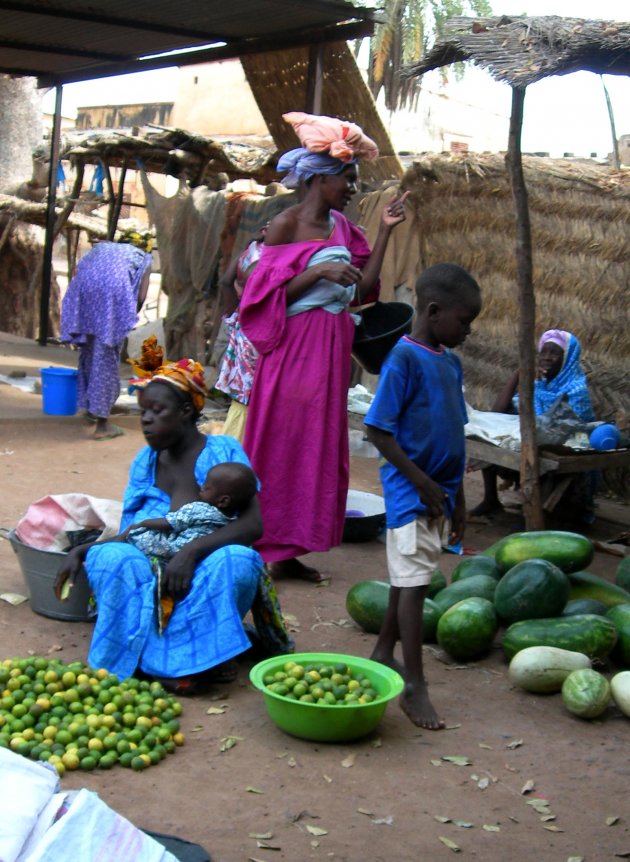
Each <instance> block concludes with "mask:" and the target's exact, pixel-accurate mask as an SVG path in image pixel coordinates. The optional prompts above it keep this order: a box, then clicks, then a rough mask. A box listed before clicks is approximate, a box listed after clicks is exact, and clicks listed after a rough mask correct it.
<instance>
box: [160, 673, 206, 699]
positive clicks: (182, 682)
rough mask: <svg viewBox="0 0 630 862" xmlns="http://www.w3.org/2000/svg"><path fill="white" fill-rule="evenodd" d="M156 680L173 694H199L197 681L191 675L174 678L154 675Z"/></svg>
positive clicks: (187, 695) (189, 695) (183, 695)
mask: <svg viewBox="0 0 630 862" xmlns="http://www.w3.org/2000/svg"><path fill="white" fill-rule="evenodd" d="M153 679H154V681H155V682H159V683H160V685H161V686H162V688H164V689H166V691H169V692H170V693H171V694H176V695H178V696H179V697H191V696H192V695H194V694H197V689H198V685H197V681H196V680H194V679H193V678H192V677H189V676H180V677H175V678H173V679H168V678H164V677H159V676H158V677H153Z"/></svg>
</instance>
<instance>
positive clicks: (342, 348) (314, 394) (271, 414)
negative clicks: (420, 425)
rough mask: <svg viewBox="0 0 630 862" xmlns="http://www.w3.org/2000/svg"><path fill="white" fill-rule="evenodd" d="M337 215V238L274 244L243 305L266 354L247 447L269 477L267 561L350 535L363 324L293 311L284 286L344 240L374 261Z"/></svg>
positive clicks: (360, 258) (356, 260)
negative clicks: (357, 351)
mask: <svg viewBox="0 0 630 862" xmlns="http://www.w3.org/2000/svg"><path fill="white" fill-rule="evenodd" d="M333 219H334V227H333V230H332V233H331V235H330V236H329V237H328V239H324V240H309V241H308V242H295V243H289V244H285V245H277V246H265V248H264V251H263V254H262V257H261V258H260V261H259V263H258V266H257V268H256V270H255V271H254V273H253V274H252V275H251V276H250V279H249V281H248V283H247V290H246V291H245V294H244V297H243V299H242V300H241V305H240V309H239V317H240V321H241V326H242V327H243V330H244V331H245V334H246V335H247V337H248V338H249V339H250V341H251V342H252V343H253V345H254V347H255V348H256V350H258V353H259V359H258V364H257V366H256V374H255V376H254V385H253V388H252V393H251V397H250V402H249V411H248V414H247V424H246V426H245V440H244V444H243V445H244V448H245V451H246V452H247V454H248V456H249V458H250V461H251V462H252V466H253V468H254V471H255V472H256V475H257V476H258V477H259V479H260V483H261V491H260V495H259V499H260V506H261V511H262V518H263V536H262V539H261V540H260V542H258V543H257V544H256V545H255V547H256V549H257V550H258V551H259V553H260V554H261V556H262V558H263V560H265V562H276V561H279V560H287V559H291V558H293V557H297V556H301V555H302V554H306V553H309V552H311V551H327V550H329V549H330V548H331V547H334V546H335V545H338V544H339V543H340V541H341V534H342V531H343V522H344V517H345V510H346V496H347V491H348V475H349V453H348V414H347V396H348V386H349V384H350V372H351V356H350V354H351V350H352V339H353V335H354V323H353V321H352V319H351V317H350V314H349V313H348V311H347V310H343V311H340V312H339V313H337V314H334V313H331V312H329V311H326V310H324V309H323V308H314V309H311V310H309V311H304V312H303V313H301V314H296V315H295V316H292V317H287V303H286V291H285V285H286V283H287V282H288V281H290V280H291V279H292V278H294V277H295V276H297V275H299V274H300V273H302V272H304V270H305V269H306V268H307V264H308V262H309V260H310V258H311V257H312V256H313V255H314V254H315V253H316V252H318V251H320V250H322V249H326V248H329V247H333V246H345V248H347V249H348V250H349V252H350V255H351V261H352V264H353V265H354V266H356V267H358V268H359V269H362V268H363V266H365V263H366V262H367V260H368V258H369V256H370V248H369V246H368V244H367V242H366V240H365V237H364V236H363V234H362V233H361V231H360V230H359V229H358V228H357V227H356V226H355V225H353V224H352V223H351V222H349V221H348V220H347V219H346V218H345V217H344V216H343V215H341V213H338V212H333ZM374 298H376V296H375V297H374Z"/></svg>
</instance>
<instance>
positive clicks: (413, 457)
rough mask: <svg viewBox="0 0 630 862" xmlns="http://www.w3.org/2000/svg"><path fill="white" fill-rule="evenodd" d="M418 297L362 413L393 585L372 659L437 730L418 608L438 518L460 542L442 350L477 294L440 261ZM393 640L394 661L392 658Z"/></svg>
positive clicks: (447, 371) (437, 538)
mask: <svg viewBox="0 0 630 862" xmlns="http://www.w3.org/2000/svg"><path fill="white" fill-rule="evenodd" d="M416 298H417V315H416V319H415V324H414V328H413V331H412V333H411V335H410V336H406V335H405V336H403V338H401V339H400V341H399V342H398V343H397V344H396V346H395V347H394V348H393V350H392V351H391V352H390V353H389V355H388V356H387V359H386V360H385V363H384V365H383V368H382V369H381V376H380V379H379V384H378V389H377V391H376V395H375V396H374V401H373V403H372V405H371V407H370V409H369V411H368V414H367V416H366V417H365V424H366V426H367V436H368V439H369V440H370V441H371V442H372V443H373V444H374V445H375V446H376V448H377V449H378V450H379V452H380V453H381V455H382V456H383V458H384V459H385V461H384V463H383V464H382V466H381V482H382V484H383V493H384V496H385V509H386V512H387V567H388V570H389V579H390V584H391V589H390V595H389V606H388V609H387V613H386V615H385V620H384V621H383V626H382V628H381V632H380V634H379V637H378V641H377V643H376V646H375V648H374V651H373V653H372V656H371V658H373V659H374V660H375V661H380V662H382V663H383V664H386V665H389V666H390V667H394V668H396V669H397V670H399V671H400V672H401V673H402V675H403V676H404V678H405V688H404V691H403V694H402V696H401V699H400V705H401V707H402V709H403V710H404V712H405V713H406V714H407V715H408V717H409V718H410V719H411V721H413V723H414V724H416V725H418V726H419V727H425V728H428V729H430V730H439V729H440V728H442V727H444V722H443V721H442V720H441V719H440V718H438V716H437V714H436V712H435V710H434V708H433V705H432V704H431V701H430V700H429V695H428V690H427V685H426V681H425V679H424V674H423V669H422V608H423V604H424V598H425V596H426V592H427V586H428V584H429V583H430V581H431V575H432V574H433V572H434V570H435V568H436V566H437V563H438V560H439V556H440V551H441V539H442V530H443V526H444V521H445V519H448V520H450V521H451V534H450V541H451V542H458V541H461V539H462V538H463V535H464V527H465V522H466V508H465V502H464V491H463V484H462V482H463V477H464V467H465V458H466V449H465V439H464V425H465V424H466V421H467V419H466V408H465V405H464V397H463V393H462V368H461V364H460V361H459V359H458V358H457V357H456V356H455V354H454V353H451V352H450V350H445V349H444V348H445V347H448V348H453V347H456V346H457V345H458V344H462V343H463V342H464V340H465V339H466V336H467V335H468V334H469V333H470V327H471V324H472V322H473V320H474V319H475V318H476V317H477V315H478V314H479V311H480V310H481V294H480V290H479V285H478V284H477V282H476V281H475V280H474V278H472V276H471V275H469V274H468V272H466V270H465V269H462V268H461V267H460V266H456V265H455V264H452V263H440V264H436V265H435V266H431V267H429V268H428V269H427V270H425V271H424V272H423V273H422V274H421V275H420V277H419V278H418V281H417V283H416ZM398 640H400V641H401V645H402V654H403V664H404V666H403V667H402V668H401V667H400V665H399V664H398V662H397V661H396V660H395V658H394V648H395V646H396V642H397V641H398Z"/></svg>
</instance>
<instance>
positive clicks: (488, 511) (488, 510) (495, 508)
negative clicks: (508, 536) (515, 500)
mask: <svg viewBox="0 0 630 862" xmlns="http://www.w3.org/2000/svg"><path fill="white" fill-rule="evenodd" d="M503 511H504V510H503V506H502V505H501V502H500V500H486V499H485V498H484V499H483V500H482V501H481V503H479V505H478V506H475V508H474V509H471V510H470V512H468V514H469V515H473V517H479V516H483V515H487V516H489V517H492V515H498V514H499V512H503Z"/></svg>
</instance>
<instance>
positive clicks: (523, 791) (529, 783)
mask: <svg viewBox="0 0 630 862" xmlns="http://www.w3.org/2000/svg"><path fill="white" fill-rule="evenodd" d="M534 787H536V785H535V784H534V782H533V781H532V779H531V778H530V779H529V780H528V781H526V782H525V784H524V785H523V786H522V787H521V796H524V795H525V794H526V793H531V792H532V790H533V789H534Z"/></svg>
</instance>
